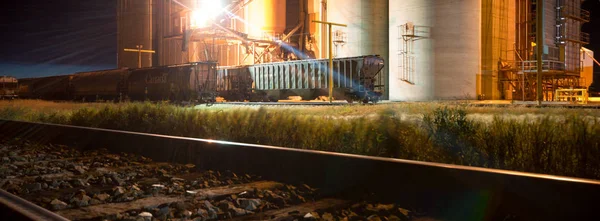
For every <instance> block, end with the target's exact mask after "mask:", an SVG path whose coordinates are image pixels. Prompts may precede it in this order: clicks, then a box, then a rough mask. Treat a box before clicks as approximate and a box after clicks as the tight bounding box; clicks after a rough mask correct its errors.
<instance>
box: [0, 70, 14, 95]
mask: <svg viewBox="0 0 600 221" xmlns="http://www.w3.org/2000/svg"><path fill="white" fill-rule="evenodd" d="M17 83H18V80H17V79H16V78H15V77H11V76H0V100H4V99H15V98H16V97H17V93H16V91H17V85H18V84H17Z"/></svg>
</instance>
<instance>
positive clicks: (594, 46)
mask: <svg viewBox="0 0 600 221" xmlns="http://www.w3.org/2000/svg"><path fill="white" fill-rule="evenodd" d="M581 8H583V9H585V10H588V11H590V16H591V18H590V22H589V23H586V24H584V25H583V27H582V30H581V31H583V32H587V33H589V34H590V44H589V45H586V46H585V47H586V48H589V49H591V50H592V51H594V58H596V60H599V59H600V0H587V1H584V2H583V5H582V6H581ZM593 87H594V89H595V90H599V89H600V67H598V65H595V66H594V82H593Z"/></svg>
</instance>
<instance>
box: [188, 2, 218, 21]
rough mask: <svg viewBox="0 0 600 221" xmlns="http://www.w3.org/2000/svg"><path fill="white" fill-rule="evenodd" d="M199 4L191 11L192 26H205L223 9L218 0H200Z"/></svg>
mask: <svg viewBox="0 0 600 221" xmlns="http://www.w3.org/2000/svg"><path fill="white" fill-rule="evenodd" d="M199 3H200V5H199V6H198V7H197V8H194V9H193V10H192V13H191V16H190V18H191V24H190V26H191V27H192V28H202V27H207V26H209V25H210V23H211V22H212V21H213V20H214V19H215V18H217V17H218V16H219V15H220V14H221V13H222V12H223V10H224V8H223V6H222V5H221V1H220V0H216V1H215V0H210V1H209V0H200V1H199Z"/></svg>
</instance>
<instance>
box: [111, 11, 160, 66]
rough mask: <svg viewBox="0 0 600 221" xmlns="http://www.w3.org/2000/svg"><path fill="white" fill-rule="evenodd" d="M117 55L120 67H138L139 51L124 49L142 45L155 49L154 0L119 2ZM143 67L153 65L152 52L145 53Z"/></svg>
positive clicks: (148, 48)
mask: <svg viewBox="0 0 600 221" xmlns="http://www.w3.org/2000/svg"><path fill="white" fill-rule="evenodd" d="M117 27H118V30H117V31H118V35H117V36H118V39H117V45H118V46H117V50H118V52H117V56H118V64H117V66H118V67H130V68H137V67H138V59H139V56H138V53H136V52H125V51H123V49H125V48H130V49H136V45H142V46H143V48H142V49H144V50H154V48H153V45H152V35H153V34H152V0H139V1H124V0H119V1H118V2H117ZM141 62H142V67H150V66H152V54H148V53H143V54H142V56H141Z"/></svg>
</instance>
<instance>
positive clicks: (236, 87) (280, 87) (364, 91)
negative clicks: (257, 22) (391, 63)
mask: <svg viewBox="0 0 600 221" xmlns="http://www.w3.org/2000/svg"><path fill="white" fill-rule="evenodd" d="M328 63H329V60H328V59H313V60H299V61H288V62H276V63H265V64H256V65H249V66H238V67H223V68H221V70H219V83H218V85H219V87H218V88H219V89H220V91H219V92H220V93H219V94H224V95H226V96H229V97H234V98H235V97H236V96H235V95H234V94H236V93H237V94H238V95H237V96H238V97H240V96H241V97H244V96H245V97H248V96H247V95H246V94H247V93H248V91H252V94H254V95H258V96H259V97H260V96H261V95H264V96H266V100H269V101H277V100H281V99H287V98H288V97H290V96H300V97H302V99H303V100H313V99H316V98H318V97H320V96H328V95H329V84H328V83H329V82H328V81H329V76H328V73H329V72H328ZM383 67H384V61H383V58H381V57H380V56H378V55H369V56H360V57H348V58H336V59H334V60H333V72H334V74H333V97H334V98H335V99H343V100H347V101H349V102H352V101H357V100H359V101H362V102H365V103H366V102H378V101H379V98H380V96H381V91H379V90H377V88H376V85H375V82H376V81H377V75H378V74H380V72H381V70H382V69H383ZM240 69H241V70H240ZM246 69H247V71H246ZM248 75H249V76H248ZM248 77H249V78H250V79H251V82H250V81H249V80H250V79H248ZM241 81H245V83H237V82H241ZM244 87H245V88H244ZM225 99H226V100H227V98H225ZM262 100H265V99H262Z"/></svg>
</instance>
